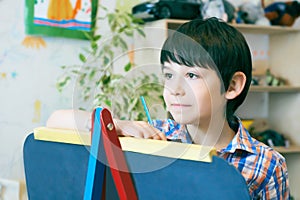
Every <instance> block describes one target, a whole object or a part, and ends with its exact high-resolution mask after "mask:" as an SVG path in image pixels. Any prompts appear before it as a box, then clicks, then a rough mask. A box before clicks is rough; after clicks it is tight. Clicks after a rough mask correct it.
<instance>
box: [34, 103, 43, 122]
mask: <svg viewBox="0 0 300 200" xmlns="http://www.w3.org/2000/svg"><path fill="white" fill-rule="evenodd" d="M41 109H42V103H41V101H40V100H35V102H34V113H33V119H32V122H33V123H39V122H40V121H41Z"/></svg>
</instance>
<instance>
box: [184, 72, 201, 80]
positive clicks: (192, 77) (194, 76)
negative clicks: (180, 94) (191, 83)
mask: <svg viewBox="0 0 300 200" xmlns="http://www.w3.org/2000/svg"><path fill="white" fill-rule="evenodd" d="M187 77H188V78H190V79H196V78H199V76H198V75H197V74H194V73H187Z"/></svg>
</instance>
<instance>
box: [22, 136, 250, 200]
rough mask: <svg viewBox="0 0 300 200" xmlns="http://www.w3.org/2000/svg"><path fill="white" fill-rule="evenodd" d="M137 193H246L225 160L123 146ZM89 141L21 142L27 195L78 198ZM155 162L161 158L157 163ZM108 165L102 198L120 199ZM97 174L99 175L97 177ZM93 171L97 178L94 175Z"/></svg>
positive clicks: (239, 197) (36, 199) (33, 199)
mask: <svg viewBox="0 0 300 200" xmlns="http://www.w3.org/2000/svg"><path fill="white" fill-rule="evenodd" d="M125 157H126V160H127V163H128V167H129V169H130V171H133V172H136V171H143V170H144V171H145V169H146V170H147V169H148V168H149V169H150V168H153V167H155V165H156V164H157V165H162V163H168V165H166V167H164V168H161V169H158V170H155V171H149V172H145V173H133V174H132V179H133V182H134V185H135V188H136V191H137V194H138V197H139V199H141V200H147V199H172V200H173V199H205V200H206V199H216V200H219V199H222V200H226V199H228V200H235V199H236V200H243V199H250V197H249V194H248V189H247V186H246V183H245V181H244V178H243V177H242V176H241V175H240V173H239V172H238V171H237V170H236V169H235V168H234V167H233V166H231V165H229V164H228V163H227V161H225V160H223V159H222V158H219V157H213V162H212V163H206V162H198V161H188V160H182V159H172V158H167V157H161V156H153V155H146V154H140V153H132V152H125ZM88 159H89V147H86V146H83V145H73V144H65V143H57V142H47V141H40V140H35V139H34V137H33V134H30V135H29V136H28V137H27V138H26V141H25V143H24V166H25V175H26V184H27V190H28V196H29V200H53V199H59V200H64V199H66V200H70V199H72V200H77V199H78V200H82V199H83V196H84V188H85V183H86V176H87V166H88ZM158 163H159V164H158ZM109 171H110V170H106V186H105V187H106V188H105V191H106V199H108V200H114V199H118V195H117V193H116V190H115V188H114V183H113V181H112V178H111V175H110V174H109ZM98 178H99V177H98ZM98 178H97V177H95V180H97V179H98ZM101 178H102V177H101Z"/></svg>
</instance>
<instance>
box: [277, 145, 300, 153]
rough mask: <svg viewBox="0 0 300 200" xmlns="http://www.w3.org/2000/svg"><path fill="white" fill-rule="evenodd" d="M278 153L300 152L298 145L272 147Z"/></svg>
mask: <svg viewBox="0 0 300 200" xmlns="http://www.w3.org/2000/svg"><path fill="white" fill-rule="evenodd" d="M273 149H275V150H276V151H278V152H279V153H283V154H287V153H300V146H297V145H291V146H290V147H288V148H285V147H273Z"/></svg>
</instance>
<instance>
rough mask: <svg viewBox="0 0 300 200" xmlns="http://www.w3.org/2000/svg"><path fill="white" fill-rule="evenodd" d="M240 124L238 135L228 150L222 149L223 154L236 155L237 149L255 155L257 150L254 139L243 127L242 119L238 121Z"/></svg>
mask: <svg viewBox="0 0 300 200" xmlns="http://www.w3.org/2000/svg"><path fill="white" fill-rule="evenodd" d="M238 122H239V129H238V131H237V133H236V134H235V136H234V138H233V139H232V141H231V142H230V143H229V145H228V146H227V147H226V148H224V149H222V150H221V152H224V153H225V152H228V153H234V152H235V151H236V150H237V149H240V150H244V151H247V152H250V153H254V154H255V153H256V148H255V144H254V140H253V138H252V137H251V136H250V134H249V132H248V131H247V129H246V128H245V127H244V126H243V125H242V122H241V120H240V119H238Z"/></svg>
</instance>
